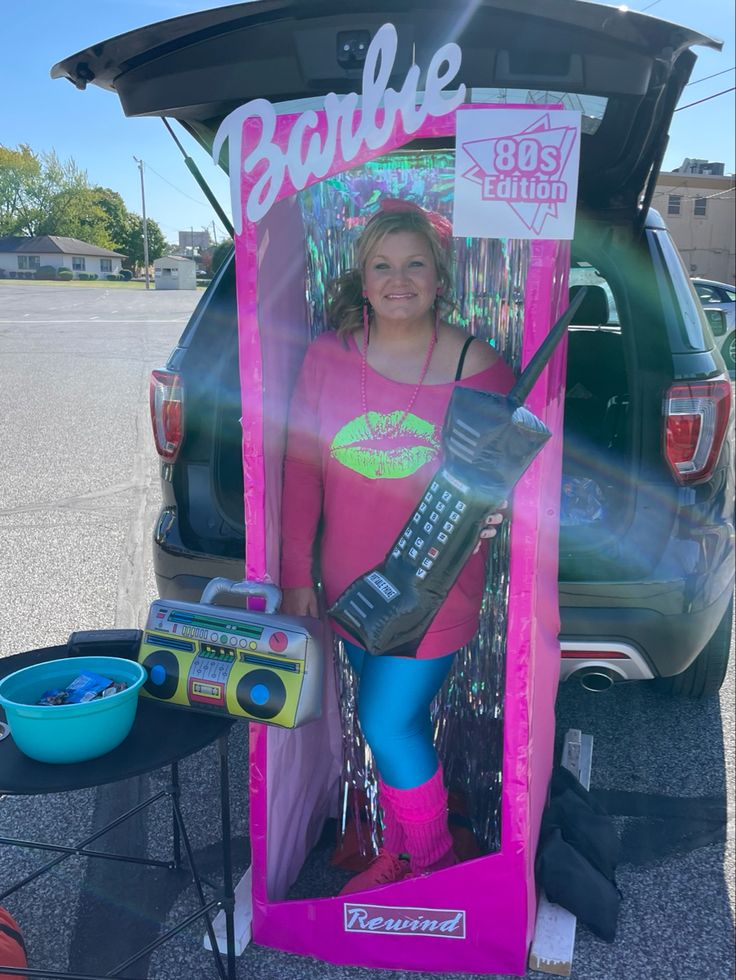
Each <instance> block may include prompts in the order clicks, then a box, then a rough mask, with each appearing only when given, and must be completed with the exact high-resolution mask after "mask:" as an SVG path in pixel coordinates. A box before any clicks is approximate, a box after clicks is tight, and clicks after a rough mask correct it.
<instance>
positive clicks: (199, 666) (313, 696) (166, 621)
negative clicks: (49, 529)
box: [138, 578, 324, 728]
mask: <svg viewBox="0 0 736 980" xmlns="http://www.w3.org/2000/svg"><path fill="white" fill-rule="evenodd" d="M221 596H228V597H231V598H232V597H234V596H237V597H241V598H242V597H245V598H251V597H260V598H262V599H264V600H265V604H266V609H265V611H264V612H252V611H250V610H246V609H242V608H236V607H233V606H223V605H215V599H216V598H218V597H221ZM280 601H281V592H280V590H279V589H278V588H277V587H276V586H275V585H269V584H265V583H260V582H233V581H231V580H230V579H226V578H216V579H213V580H212V581H211V582H210V583H209V584H208V585H207V586H206V588H205V590H204V592H203V593H202V601H201V602H198V603H195V602H174V601H170V600H167V599H157V600H156V601H155V602H154V603H153V604H152V605H151V608H150V611H149V613H148V621H147V623H146V628H145V630H144V632H143V639H142V642H141V646H140V651H139V654H138V661H139V662H140V663H141V664H143V666H144V667H145V668H146V670H147V672H148V679H147V680H146V682H145V684H144V685H143V688H142V692H141V693H142V695H143V696H144V697H148V698H154V699H155V700H157V701H161V702H162V703H165V704H171V705H175V706H178V707H181V708H190V709H196V710H198V711H207V712H214V713H217V714H226V715H231V716H232V717H234V718H240V719H246V720H248V721H260V722H265V723H266V724H269V725H278V726H280V727H281V728H296V727H297V726H298V725H304V724H306V723H307V722H309V721H312V720H314V719H315V718H318V717H319V716H320V714H321V705H322V676H323V671H324V666H323V662H324V661H323V651H322V644H321V642H320V637H321V633H322V626H321V624H320V622H319V620H316V619H308V618H303V617H296V616H281V615H279V614H278V613H277V609H278V606H279V603H280Z"/></svg>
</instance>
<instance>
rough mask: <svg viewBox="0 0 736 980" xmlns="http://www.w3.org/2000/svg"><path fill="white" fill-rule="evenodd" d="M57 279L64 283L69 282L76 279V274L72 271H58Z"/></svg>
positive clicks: (62, 269) (63, 269)
mask: <svg viewBox="0 0 736 980" xmlns="http://www.w3.org/2000/svg"><path fill="white" fill-rule="evenodd" d="M56 278H57V279H61V280H62V281H63V282H68V281H69V280H70V279H73V278H74V273H73V272H72V270H71V269H65V268H61V269H59V270H58V271H57V273H56Z"/></svg>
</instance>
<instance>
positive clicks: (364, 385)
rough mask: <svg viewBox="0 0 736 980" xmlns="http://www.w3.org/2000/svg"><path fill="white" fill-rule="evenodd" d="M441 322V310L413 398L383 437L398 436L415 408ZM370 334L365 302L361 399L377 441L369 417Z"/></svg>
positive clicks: (436, 313)
mask: <svg viewBox="0 0 736 980" xmlns="http://www.w3.org/2000/svg"><path fill="white" fill-rule="evenodd" d="M439 320H440V315H439V310H437V311H436V312H435V318H434V329H433V330H432V336H431V337H430V338H429V347H428V348H427V356H426V357H425V358H424V365H423V366H422V372H421V374H420V375H419V381H417V383H416V385H415V386H414V391H413V392H412V394H411V398H410V399H409V404H408V405H407V406H406V408H405V409H404V411H403V412H402V414H401V418H399V419H398V420H397V421H396V422H395V423H394V424H393V425H392V426H391V428H390V429H387V430H386V431H385V432H384V433H382V435H383V436H385V437H388V438H393V437H394V436H396V435H397V434H398V432H399V430H400V429H401V426H402V425H403V424H404V420H405V419H406V417H407V415H408V414H409V412H410V411H411V410H412V408H413V407H414V402H415V401H416V400H417V396H418V395H419V391H420V389H421V387H422V384H423V383H424V379H425V378H426V377H427V371H428V370H429V364H430V361H431V360H432V354H433V353H434V349H435V346H436V344H437V335H438V333H439ZM369 333H370V326H369V323H368V303H367V302H366V301H364V302H363V347H362V350H361V355H360V397H361V403H362V408H363V417H364V418H365V424H366V427H367V429H368V431H369V432H370V434H371V435H372V436H373V438H374V439H377V438H379V436H378V433H376V431H375V430H374V428H373V426H372V425H371V422H370V418H369V415H368V395H367V371H368V334H369Z"/></svg>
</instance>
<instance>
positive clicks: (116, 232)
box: [92, 187, 136, 252]
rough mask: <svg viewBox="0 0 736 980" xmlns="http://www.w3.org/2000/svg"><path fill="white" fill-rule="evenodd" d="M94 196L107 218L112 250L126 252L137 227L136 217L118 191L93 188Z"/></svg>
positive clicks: (107, 188)
mask: <svg viewBox="0 0 736 980" xmlns="http://www.w3.org/2000/svg"><path fill="white" fill-rule="evenodd" d="M92 194H93V195H94V202H95V204H96V205H97V207H99V208H101V209H102V210H103V211H104V212H105V215H106V218H107V233H108V235H109V236H110V240H111V242H112V245H111V246H110V247H111V248H113V249H115V250H116V251H120V252H124V251H125V247H126V244H127V242H128V238H129V236H130V234H131V231H132V229H133V227H134V225H135V221H136V216H135V215H134V214H133V213H132V212H131V211H129V210H128V209H127V207H126V206H125V202H124V201H123V199H122V197H121V196H120V195H119V194H118V192H117V191H113V190H111V189H110V188H109V187H93V188H92Z"/></svg>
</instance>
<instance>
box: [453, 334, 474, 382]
mask: <svg viewBox="0 0 736 980" xmlns="http://www.w3.org/2000/svg"><path fill="white" fill-rule="evenodd" d="M474 340H475V337H468V339H467V340H466V341H465V343H464V344H463V349H462V350H461V351H460V360H459V361H458V362H457V371H456V372H455V381H459V380H460V379H461V378H462V376H463V364H465V355H466V354H467V353H468V347H470V345H471V344H472V343H473V341H474Z"/></svg>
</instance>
